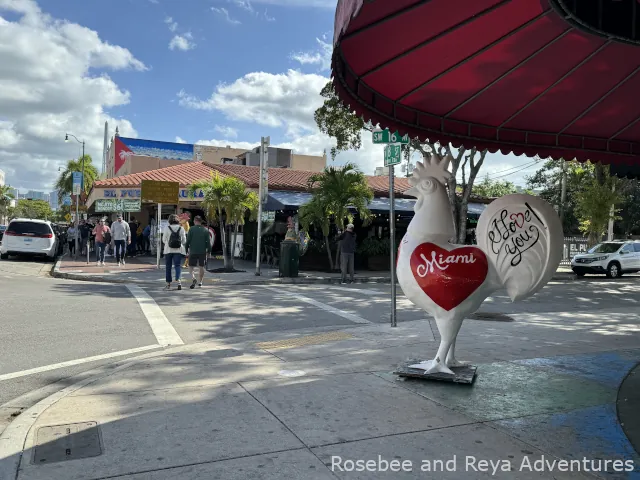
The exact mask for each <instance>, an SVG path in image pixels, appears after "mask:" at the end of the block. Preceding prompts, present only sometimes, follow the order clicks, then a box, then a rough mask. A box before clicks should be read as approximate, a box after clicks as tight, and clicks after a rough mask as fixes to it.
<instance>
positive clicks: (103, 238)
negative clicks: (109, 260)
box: [93, 218, 111, 267]
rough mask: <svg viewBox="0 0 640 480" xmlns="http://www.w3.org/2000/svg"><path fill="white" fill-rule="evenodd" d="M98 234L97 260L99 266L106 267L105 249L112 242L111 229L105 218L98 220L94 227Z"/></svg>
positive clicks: (95, 233) (94, 231)
mask: <svg viewBox="0 0 640 480" xmlns="http://www.w3.org/2000/svg"><path fill="white" fill-rule="evenodd" d="M93 234H94V235H95V236H96V261H97V266H98V267H104V250H105V248H106V247H107V245H109V244H110V243H111V229H110V228H109V227H107V225H106V224H105V221H104V219H102V218H101V219H100V220H98V224H97V225H96V227H95V228H94V229H93Z"/></svg>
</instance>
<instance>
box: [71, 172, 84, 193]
mask: <svg viewBox="0 0 640 480" xmlns="http://www.w3.org/2000/svg"><path fill="white" fill-rule="evenodd" d="M72 175H73V177H72V178H73V192H74V193H75V192H76V191H77V192H78V193H79V192H80V188H81V185H82V172H73V174H72ZM76 185H77V187H78V188H77V189H76ZM76 195H77V193H76Z"/></svg>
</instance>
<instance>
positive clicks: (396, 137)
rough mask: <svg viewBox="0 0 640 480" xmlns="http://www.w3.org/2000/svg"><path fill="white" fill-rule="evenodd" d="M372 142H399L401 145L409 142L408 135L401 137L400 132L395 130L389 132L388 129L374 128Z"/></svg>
mask: <svg viewBox="0 0 640 480" xmlns="http://www.w3.org/2000/svg"><path fill="white" fill-rule="evenodd" d="M373 143H375V144H385V143H401V144H402V145H407V144H408V143H409V135H405V136H404V137H403V136H401V135H400V133H398V131H397V130H396V131H395V133H391V132H390V131H389V129H386V130H374V131H373Z"/></svg>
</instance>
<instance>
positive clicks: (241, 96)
mask: <svg viewBox="0 0 640 480" xmlns="http://www.w3.org/2000/svg"><path fill="white" fill-rule="evenodd" d="M328 80H329V79H328V78H327V77H324V76H321V75H317V74H303V73H301V72H299V71H296V70H289V71H288V72H286V73H282V74H272V73H265V72H254V73H249V74H247V75H245V76H243V77H241V78H239V79H237V80H236V81H234V82H232V83H230V84H220V85H218V86H217V87H216V88H215V89H214V91H213V93H212V95H211V96H210V97H209V98H207V99H205V100H202V99H199V98H197V97H195V96H193V95H190V94H188V93H186V92H185V91H181V92H180V93H179V94H178V100H179V103H180V105H182V106H184V107H186V108H194V109H200V110H211V111H218V112H221V113H223V114H224V115H225V116H226V117H227V118H229V119H230V120H233V121H243V122H249V123H254V124H258V125H261V126H262V127H267V128H263V129H262V130H264V131H265V134H270V135H271V136H272V137H273V136H275V135H276V132H274V131H273V130H274V129H283V130H284V132H285V138H284V141H282V142H281V143H279V144H274V146H280V147H283V148H292V149H293V150H294V151H295V152H296V153H301V154H309V155H322V153H323V151H326V152H327V153H329V152H330V149H331V147H332V146H334V145H335V141H334V140H333V139H331V138H329V137H327V136H326V135H323V134H322V133H320V132H319V131H318V128H317V126H316V124H315V121H314V118H313V114H314V112H315V110H316V109H317V108H318V107H319V106H320V105H322V98H321V97H320V90H321V89H322V87H323V86H324V85H325V84H326V82H327V81H328ZM203 142H209V143H204V144H210V145H219V146H225V145H231V146H238V148H251V147H255V144H254V143H250V142H229V141H226V140H209V141H199V142H198V143H203ZM383 152H384V147H383V146H381V145H374V144H373V142H372V138H371V133H370V132H363V135H362V148H361V149H360V150H358V151H348V152H342V153H340V154H339V155H338V156H337V158H336V160H335V163H336V164H338V165H341V164H344V163H347V162H354V163H356V164H357V165H358V166H359V167H360V168H361V169H362V171H363V172H365V173H366V174H369V175H372V174H373V172H374V170H375V168H376V167H380V166H382V165H383ZM532 161H533V159H529V158H527V157H516V156H514V155H501V154H496V155H494V154H488V155H487V158H486V159H485V166H484V167H483V168H482V170H481V172H480V176H481V177H482V176H484V175H485V173H489V174H490V175H492V176H495V177H496V178H497V177H498V176H499V175H505V174H509V175H506V176H503V177H500V178H499V179H504V180H509V181H511V182H514V183H516V184H517V185H524V184H525V180H524V176H525V174H531V173H533V172H534V171H535V170H536V168H539V166H536V165H534V166H531V167H529V168H527V169H524V170H522V167H526V166H527V165H528V164H530V163H531V162H532ZM328 162H329V163H331V162H332V160H331V159H330V158H328ZM511 167H517V168H514V169H513V170H508V171H506V172H505V169H508V168H511ZM398 170H399V169H398ZM400 174H401V173H400V172H398V175H400Z"/></svg>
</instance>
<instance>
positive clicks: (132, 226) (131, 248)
mask: <svg viewBox="0 0 640 480" xmlns="http://www.w3.org/2000/svg"><path fill="white" fill-rule="evenodd" d="M112 230H114V231H112ZM77 234H78V235H77V236H78V242H79V249H80V252H79V253H80V255H86V253H87V248H89V251H90V252H91V251H94V250H95V252H96V261H97V264H98V266H104V264H105V263H104V257H105V252H106V250H107V249H108V248H111V249H113V251H114V256H115V257H116V260H117V262H118V265H124V263H125V256H129V257H134V256H135V255H136V254H141V253H145V252H149V250H150V248H151V247H150V246H151V242H150V235H151V227H150V226H149V225H147V226H146V227H145V228H143V227H142V225H141V224H139V223H137V222H136V220H135V218H133V217H132V218H131V220H130V221H129V222H126V221H124V220H123V219H122V215H118V216H117V219H116V221H114V222H112V223H111V225H109V224H108V223H107V221H106V219H99V220H98V221H97V222H95V225H94V224H93V223H92V222H91V221H87V220H81V221H80V224H79V225H78V227H77ZM66 237H67V243H68V245H69V253H70V254H71V255H73V254H75V253H76V227H75V226H73V225H72V226H71V227H69V228H68V229H67V232H66ZM105 239H106V241H105Z"/></svg>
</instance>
